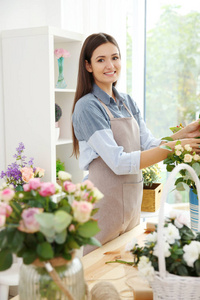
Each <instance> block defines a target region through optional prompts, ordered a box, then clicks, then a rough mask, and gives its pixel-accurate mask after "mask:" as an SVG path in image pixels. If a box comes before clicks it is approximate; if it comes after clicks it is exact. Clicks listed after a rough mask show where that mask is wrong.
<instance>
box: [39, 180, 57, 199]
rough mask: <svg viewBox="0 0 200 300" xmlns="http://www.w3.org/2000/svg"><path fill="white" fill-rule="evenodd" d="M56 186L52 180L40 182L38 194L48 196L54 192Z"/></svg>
mask: <svg viewBox="0 0 200 300" xmlns="http://www.w3.org/2000/svg"><path fill="white" fill-rule="evenodd" d="M55 191H56V188H55V185H54V183H52V182H42V183H41V187H40V190H39V194H40V195H41V196H42V197H48V196H52V195H54V194H55Z"/></svg>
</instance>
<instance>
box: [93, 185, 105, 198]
mask: <svg viewBox="0 0 200 300" xmlns="http://www.w3.org/2000/svg"><path fill="white" fill-rule="evenodd" d="M92 191H93V196H94V198H96V200H97V201H98V200H100V199H102V198H103V196H104V195H103V194H102V193H101V192H100V191H99V190H98V189H97V188H96V187H94V188H93V189H92Z"/></svg>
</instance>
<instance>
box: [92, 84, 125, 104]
mask: <svg viewBox="0 0 200 300" xmlns="http://www.w3.org/2000/svg"><path fill="white" fill-rule="evenodd" d="M113 92H114V94H115V97H116V98H117V99H118V100H119V102H124V99H123V98H122V97H121V96H120V94H119V93H118V91H117V89H116V88H115V87H114V86H113ZM92 94H93V95H94V96H95V97H96V98H98V99H100V100H101V101H102V102H103V103H105V104H106V105H108V104H110V101H111V99H112V97H111V96H109V95H108V94H107V93H106V92H104V91H103V90H102V89H101V88H100V87H99V86H98V85H96V84H95V83H94V84H93V90H92Z"/></svg>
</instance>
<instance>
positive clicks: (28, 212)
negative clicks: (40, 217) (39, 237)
mask: <svg viewBox="0 0 200 300" xmlns="http://www.w3.org/2000/svg"><path fill="white" fill-rule="evenodd" d="M42 212H43V208H36V207H31V208H27V209H24V211H23V212H22V220H21V221H20V223H19V224H20V225H19V227H18V229H19V230H20V231H23V232H27V233H34V232H37V231H38V230H39V223H38V222H37V221H36V220H35V214H40V213H42Z"/></svg>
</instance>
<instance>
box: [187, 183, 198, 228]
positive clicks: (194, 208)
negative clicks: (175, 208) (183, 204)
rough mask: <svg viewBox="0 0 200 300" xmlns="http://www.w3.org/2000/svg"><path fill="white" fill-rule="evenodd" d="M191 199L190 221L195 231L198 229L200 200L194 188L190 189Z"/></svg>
mask: <svg viewBox="0 0 200 300" xmlns="http://www.w3.org/2000/svg"><path fill="white" fill-rule="evenodd" d="M189 200H190V223H191V228H192V230H194V231H198V216H199V208H198V206H199V201H198V197H197V194H195V193H194V192H193V189H190V192H189Z"/></svg>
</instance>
